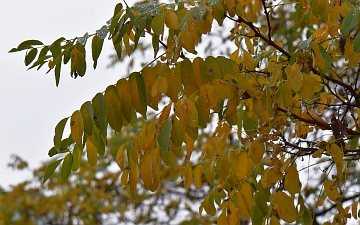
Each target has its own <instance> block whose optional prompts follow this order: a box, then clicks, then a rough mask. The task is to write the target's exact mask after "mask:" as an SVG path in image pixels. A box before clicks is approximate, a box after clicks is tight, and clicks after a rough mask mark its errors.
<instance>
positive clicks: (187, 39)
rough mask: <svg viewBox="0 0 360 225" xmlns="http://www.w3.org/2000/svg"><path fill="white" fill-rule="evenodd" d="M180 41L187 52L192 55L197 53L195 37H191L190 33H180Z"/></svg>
mask: <svg viewBox="0 0 360 225" xmlns="http://www.w3.org/2000/svg"><path fill="white" fill-rule="evenodd" d="M180 39H181V40H182V42H183V46H184V48H185V49H186V51H188V52H190V53H195V44H194V40H193V37H192V36H191V34H190V32H189V31H187V32H186V31H183V30H182V31H181V32H180Z"/></svg>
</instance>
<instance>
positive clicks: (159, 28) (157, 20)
mask: <svg viewBox="0 0 360 225" xmlns="http://www.w3.org/2000/svg"><path fill="white" fill-rule="evenodd" d="M151 28H152V30H153V31H154V33H155V34H157V35H161V34H162V33H163V31H164V14H163V13H160V14H158V15H156V16H155V17H154V19H153V20H152V22H151Z"/></svg>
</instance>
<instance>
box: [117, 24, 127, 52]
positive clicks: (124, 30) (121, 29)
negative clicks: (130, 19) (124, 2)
mask: <svg viewBox="0 0 360 225" xmlns="http://www.w3.org/2000/svg"><path fill="white" fill-rule="evenodd" d="M128 27H129V24H128V23H126V24H124V26H122V27H121V28H120V31H119V34H117V35H114V36H113V44H114V45H117V44H118V43H120V42H121V40H122V38H123V37H124V35H125V34H126V32H127V30H128ZM120 44H121V43H120ZM120 58H121V57H120Z"/></svg>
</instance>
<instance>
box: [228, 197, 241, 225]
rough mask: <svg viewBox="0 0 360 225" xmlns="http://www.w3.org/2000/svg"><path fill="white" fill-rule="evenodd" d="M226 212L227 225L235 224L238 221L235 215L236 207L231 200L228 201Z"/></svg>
mask: <svg viewBox="0 0 360 225" xmlns="http://www.w3.org/2000/svg"><path fill="white" fill-rule="evenodd" d="M226 213H227V218H226V219H227V223H228V225H235V224H237V223H238V222H239V221H238V219H237V216H236V208H235V205H234V203H233V202H231V201H230V202H229V204H228V205H227V210H226Z"/></svg>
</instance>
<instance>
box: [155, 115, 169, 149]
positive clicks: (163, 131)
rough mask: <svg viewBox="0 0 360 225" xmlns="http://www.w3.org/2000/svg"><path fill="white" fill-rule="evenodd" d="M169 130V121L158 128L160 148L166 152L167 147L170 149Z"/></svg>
mask: <svg viewBox="0 0 360 225" xmlns="http://www.w3.org/2000/svg"><path fill="white" fill-rule="evenodd" d="M171 128H172V123H171V120H170V119H167V120H166V121H165V122H164V123H163V124H162V125H161V126H160V132H159V134H158V136H157V139H158V143H159V145H160V147H161V148H162V149H163V150H164V151H166V152H167V151H169V147H170V135H171Z"/></svg>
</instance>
